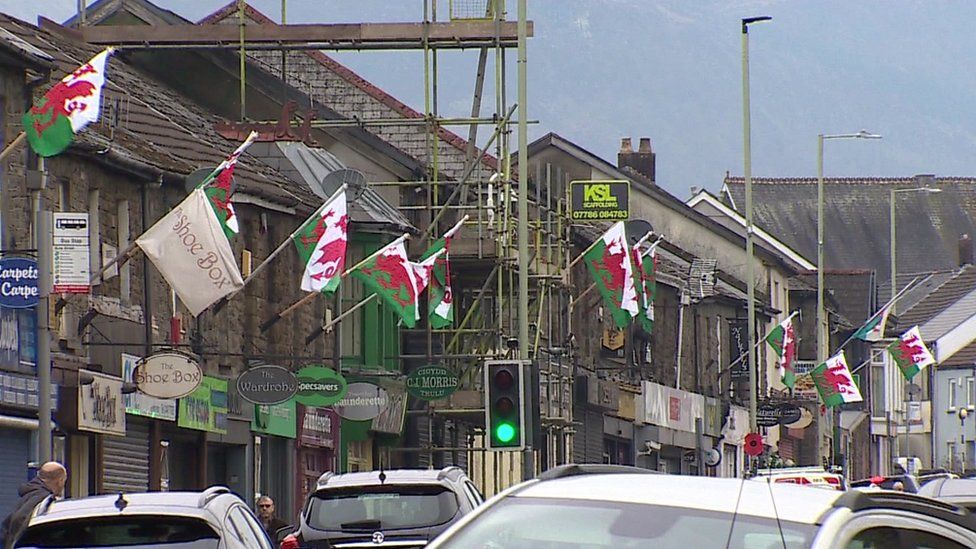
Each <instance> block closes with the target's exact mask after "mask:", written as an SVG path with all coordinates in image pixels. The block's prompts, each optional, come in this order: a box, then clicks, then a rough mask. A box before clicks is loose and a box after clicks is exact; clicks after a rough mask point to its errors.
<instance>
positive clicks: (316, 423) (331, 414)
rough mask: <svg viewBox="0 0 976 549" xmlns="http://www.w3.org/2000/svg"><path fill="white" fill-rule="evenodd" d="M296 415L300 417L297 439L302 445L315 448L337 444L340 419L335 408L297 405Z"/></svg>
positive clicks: (333, 446) (335, 446)
mask: <svg viewBox="0 0 976 549" xmlns="http://www.w3.org/2000/svg"><path fill="white" fill-rule="evenodd" d="M298 417H299V418H300V419H301V423H300V425H301V430H300V432H299V435H298V440H299V442H300V443H301V444H302V446H313V447H317V448H337V447H338V446H339V424H340V423H341V422H342V420H341V419H340V418H339V415H338V414H336V413H335V410H330V409H328V408H311V407H305V406H299V407H298Z"/></svg>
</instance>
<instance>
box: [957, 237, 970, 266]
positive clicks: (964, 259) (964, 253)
mask: <svg viewBox="0 0 976 549" xmlns="http://www.w3.org/2000/svg"><path fill="white" fill-rule="evenodd" d="M972 264H973V239H972V238H970V237H969V235H968V234H964V235H962V236H960V237H959V266H960V267H964V266H966V265H972Z"/></svg>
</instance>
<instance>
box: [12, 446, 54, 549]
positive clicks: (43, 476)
mask: <svg viewBox="0 0 976 549" xmlns="http://www.w3.org/2000/svg"><path fill="white" fill-rule="evenodd" d="M67 481H68V471H67V470H66V469H65V468H64V465H61V464H60V463H58V462H56V461H49V462H47V463H45V464H44V465H41V468H40V469H39V470H38V471H37V476H36V477H34V478H33V479H31V480H30V481H29V482H26V483H24V484H22V485H20V488H19V489H18V490H17V493H18V494H19V495H20V501H18V502H17V506H16V507H14V510H13V512H11V513H10V514H9V515H7V518H5V519H4V520H3V530H2V532H0V535H2V536H3V538H2V539H3V549H12V548H13V546H14V543H15V542H16V541H17V539H18V538H19V537H20V536H21V535H22V534H23V533H24V530H26V529H27V524H28V523H29V522H30V516H31V513H32V512H33V511H34V507H36V506H37V504H38V503H41V502H42V501H44V500H45V499H46V498H47V497H48V496H54V497H55V498H59V497H61V496H62V495H63V494H64V485H65V483H67Z"/></svg>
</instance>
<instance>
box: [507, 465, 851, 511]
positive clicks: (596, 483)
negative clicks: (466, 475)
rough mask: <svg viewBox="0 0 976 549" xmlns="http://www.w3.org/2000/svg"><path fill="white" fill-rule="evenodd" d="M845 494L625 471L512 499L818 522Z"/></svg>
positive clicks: (527, 490) (543, 486)
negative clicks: (630, 505) (600, 503)
mask: <svg viewBox="0 0 976 549" xmlns="http://www.w3.org/2000/svg"><path fill="white" fill-rule="evenodd" d="M842 494H843V493H842V492H840V491H836V490H816V489H813V488H809V487H803V486H792V485H783V484H775V483H771V482H767V483H762V482H752V481H750V482H746V481H744V480H742V479H734V478H711V477H691V476H680V475H645V474H626V473H621V474H613V475H599V474H597V475H579V476H570V477H564V478H557V479H553V480H545V481H540V482H533V483H530V484H528V485H526V486H525V487H524V488H522V489H520V490H517V491H514V492H512V493H511V494H510V496H511V497H529V498H553V499H557V498H563V499H574V500H589V501H616V502H621V503H636V504H643V505H662V506H668V507H683V508H688V509H703V510H709V511H716V512H724V513H729V514H731V513H736V512H738V513H739V514H742V515H749V516H757V517H768V518H776V517H779V518H780V519H781V520H787V521H791V522H801V523H807V524H816V523H817V522H818V521H819V520H820V518H821V516H823V514H824V513H825V512H826V511H828V510H829V509H830V508H831V507H832V506H833V504H834V503H835V502H836V501H837V499H839V497H840V496H841V495H842Z"/></svg>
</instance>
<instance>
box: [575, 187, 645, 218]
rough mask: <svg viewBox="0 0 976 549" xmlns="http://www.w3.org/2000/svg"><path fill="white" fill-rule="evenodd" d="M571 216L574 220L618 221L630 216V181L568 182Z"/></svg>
mask: <svg viewBox="0 0 976 549" xmlns="http://www.w3.org/2000/svg"><path fill="white" fill-rule="evenodd" d="M569 185H570V192H571V196H572V199H571V201H570V203H571V207H572V213H571V215H572V217H573V220H576V221H620V220H622V219H627V218H629V217H630V182H629V181H624V180H616V179H611V180H587V181H572V182H570V184H569Z"/></svg>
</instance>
